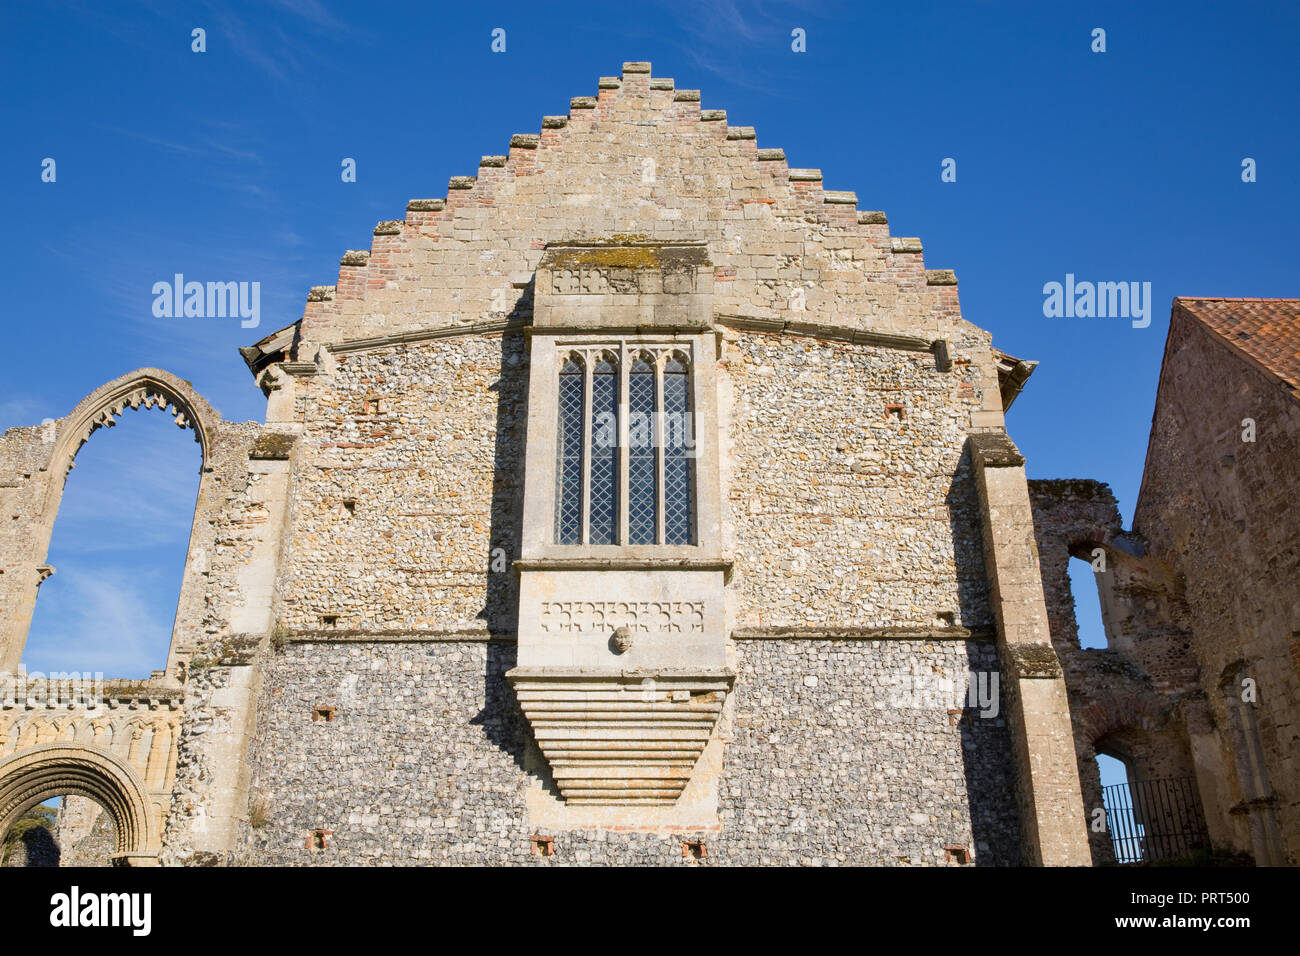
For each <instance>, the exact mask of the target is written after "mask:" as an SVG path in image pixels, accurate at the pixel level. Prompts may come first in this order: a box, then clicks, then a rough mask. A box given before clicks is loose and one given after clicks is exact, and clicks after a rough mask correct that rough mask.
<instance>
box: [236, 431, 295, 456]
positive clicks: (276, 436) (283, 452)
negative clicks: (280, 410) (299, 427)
mask: <svg viewBox="0 0 1300 956" xmlns="http://www.w3.org/2000/svg"><path fill="white" fill-rule="evenodd" d="M297 440H298V436H297V435H291V434H285V433H282V432H269V433H267V434H265V435H258V436H257V438H256V439H255V440H254V441H253V448H252V450H251V451H250V452H249V453H248V457H249V458H253V459H261V460H271V461H284V460H286V459H287V458H288V457H289V452H290V451H291V450H292V449H293V443H294V442H295V441H297Z"/></svg>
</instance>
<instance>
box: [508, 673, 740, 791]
mask: <svg viewBox="0 0 1300 956" xmlns="http://www.w3.org/2000/svg"><path fill="white" fill-rule="evenodd" d="M506 678H507V680H509V681H510V683H511V685H512V686H513V687H514V689H515V694H516V696H517V697H518V698H519V703H520V706H521V707H522V708H523V711H524V714H525V716H526V717H527V718H528V722H529V724H530V725H531V726H532V729H533V736H534V737H535V738H536V740H537V744H538V746H539V747H540V748H541V751H542V753H543V755H545V757H546V760H547V763H548V764H549V765H550V769H551V776H552V777H553V779H554V780H555V784H556V786H557V787H558V788H559V790H560V793H561V794H562V795H563V797H564V801H565V803H568V804H571V805H586V806H637V805H651V806H665V805H671V804H673V803H675V802H676V801H677V798H678V797H679V796H681V793H682V791H683V790H684V789H685V788H686V784H687V782H688V781H689V780H690V778H691V772H692V771H693V770H694V769H695V764H696V763H697V762H698V761H699V759H700V754H702V753H703V752H704V746H705V744H707V743H708V742H709V738H710V736H711V735H712V734H713V728H714V725H715V724H716V723H717V722H718V718H719V716H721V714H722V705H723V703H724V702H725V701H726V697H727V694H728V693H729V692H730V691H731V687H732V683H733V682H734V681H735V673H734V672H733V671H731V670H729V669H726V668H717V669H712V670H709V669H704V668H697V669H693V670H692V671H691V673H689V674H685V673H672V672H664V671H639V670H634V671H624V672H622V673H609V672H608V671H605V672H583V671H580V670H574V669H555V668H544V667H538V668H524V667H516V668H515V669H514V670H512V671H510V672H509V673H508V674H507V675H506Z"/></svg>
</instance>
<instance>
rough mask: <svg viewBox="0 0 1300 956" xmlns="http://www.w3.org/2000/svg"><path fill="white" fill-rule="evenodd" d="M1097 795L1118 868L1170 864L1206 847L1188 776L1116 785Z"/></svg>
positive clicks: (1202, 818)
mask: <svg viewBox="0 0 1300 956" xmlns="http://www.w3.org/2000/svg"><path fill="white" fill-rule="evenodd" d="M1101 793H1102V805H1103V806H1104V807H1105V808H1106V826H1107V828H1108V830H1109V832H1110V839H1111V845H1112V846H1113V847H1114V849H1115V862H1116V863H1154V862H1157V861H1160V860H1172V859H1177V858H1179V857H1184V856H1187V855H1188V854H1190V853H1192V852H1193V851H1195V850H1198V849H1201V848H1203V847H1205V846H1207V845H1208V842H1209V841H1208V838H1207V836H1206V832H1205V815H1204V814H1203V813H1202V812H1201V803H1200V800H1199V799H1198V797H1197V793H1196V781H1195V780H1193V779H1192V778H1191V777H1165V778H1162V779H1156V780H1138V781H1136V782H1134V783H1132V784H1128V783H1117V784H1113V785H1112V786H1109V787H1102V788H1101Z"/></svg>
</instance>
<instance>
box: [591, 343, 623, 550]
mask: <svg viewBox="0 0 1300 956" xmlns="http://www.w3.org/2000/svg"><path fill="white" fill-rule="evenodd" d="M591 371H592V375H591V528H590V533H591V538H590V541H591V543H592V544H613V543H614V533H615V532H614V529H615V528H616V527H617V524H618V507H617V501H618V494H617V491H616V489H617V487H618V417H617V416H618V369H617V368H616V367H615V365H614V363H613V362H611V361H609V359H607V358H602V359H601V360H600V361H599V362H597V363H596V365H595V366H594V367H593V368H592V370H591Z"/></svg>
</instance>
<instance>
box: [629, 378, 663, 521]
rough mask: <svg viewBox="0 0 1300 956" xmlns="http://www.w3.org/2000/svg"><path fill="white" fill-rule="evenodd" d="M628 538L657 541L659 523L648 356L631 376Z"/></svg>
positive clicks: (651, 391)
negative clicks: (656, 532)
mask: <svg viewBox="0 0 1300 956" xmlns="http://www.w3.org/2000/svg"><path fill="white" fill-rule="evenodd" d="M627 398H628V417H629V422H628V444H629V446H630V447H629V448H628V476H627V537H628V543H629V544H654V543H655V531H656V525H657V524H658V494H657V493H656V488H655V442H654V412H655V370H654V366H652V365H651V364H650V363H649V362H647V361H646V360H645V359H641V358H639V359H637V360H636V361H635V362H634V363H633V364H632V372H631V374H630V375H629V376H628V396H627Z"/></svg>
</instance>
